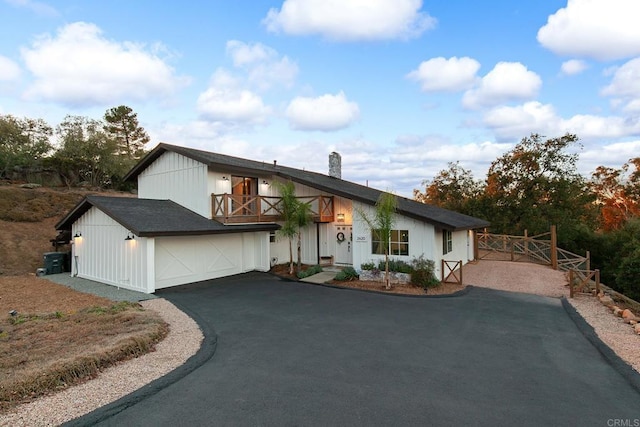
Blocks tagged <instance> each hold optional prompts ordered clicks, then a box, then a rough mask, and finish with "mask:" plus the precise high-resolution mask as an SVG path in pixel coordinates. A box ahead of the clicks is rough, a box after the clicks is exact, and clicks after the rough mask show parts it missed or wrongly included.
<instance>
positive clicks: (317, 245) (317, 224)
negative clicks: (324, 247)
mask: <svg viewBox="0 0 640 427" xmlns="http://www.w3.org/2000/svg"><path fill="white" fill-rule="evenodd" d="M316 256H317V258H318V260H317V263H316V264H317V265H320V223H319V222H316Z"/></svg>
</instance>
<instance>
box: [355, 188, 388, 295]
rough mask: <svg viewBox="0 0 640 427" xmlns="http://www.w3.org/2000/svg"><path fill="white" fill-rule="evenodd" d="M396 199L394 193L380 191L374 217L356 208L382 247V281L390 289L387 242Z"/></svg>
mask: <svg viewBox="0 0 640 427" xmlns="http://www.w3.org/2000/svg"><path fill="white" fill-rule="evenodd" d="M397 207H398V200H397V198H396V196H395V195H393V194H391V193H387V192H383V193H380V196H379V197H378V201H377V202H376V207H375V214H374V217H373V218H371V217H369V216H368V215H367V214H366V213H365V212H364V211H363V210H362V209H358V210H357V212H358V215H359V216H360V217H361V218H362V220H363V221H364V222H365V223H366V224H367V226H368V227H369V229H370V230H371V232H372V233H375V234H376V236H377V237H378V238H379V239H380V242H381V243H382V246H383V249H384V264H385V268H384V281H385V287H386V288H387V289H391V281H390V280H389V243H390V241H391V231H392V230H393V225H394V223H395V219H396V218H395V217H396V211H397Z"/></svg>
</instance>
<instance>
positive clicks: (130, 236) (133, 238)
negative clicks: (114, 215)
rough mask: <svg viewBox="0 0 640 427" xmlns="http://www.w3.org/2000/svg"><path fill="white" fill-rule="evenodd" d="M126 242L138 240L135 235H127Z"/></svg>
mask: <svg viewBox="0 0 640 427" xmlns="http://www.w3.org/2000/svg"><path fill="white" fill-rule="evenodd" d="M124 240H136V236H135V235H134V234H133V233H127V237H125V238H124Z"/></svg>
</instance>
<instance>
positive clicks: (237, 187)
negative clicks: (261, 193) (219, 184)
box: [231, 176, 258, 215]
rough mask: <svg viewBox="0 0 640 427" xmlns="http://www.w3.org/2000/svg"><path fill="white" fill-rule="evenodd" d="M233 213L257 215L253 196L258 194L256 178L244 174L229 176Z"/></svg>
mask: <svg viewBox="0 0 640 427" xmlns="http://www.w3.org/2000/svg"><path fill="white" fill-rule="evenodd" d="M231 194H233V204H232V205H233V206H232V209H233V213H234V214H235V215H257V214H258V213H257V212H255V205H256V203H255V197H256V196H257V195H258V178H248V177H244V176H232V177H231Z"/></svg>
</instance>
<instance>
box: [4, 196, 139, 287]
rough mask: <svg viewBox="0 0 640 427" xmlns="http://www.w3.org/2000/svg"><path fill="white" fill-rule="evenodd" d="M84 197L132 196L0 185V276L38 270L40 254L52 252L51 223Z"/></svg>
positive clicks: (53, 230) (52, 227) (54, 222)
mask: <svg viewBox="0 0 640 427" xmlns="http://www.w3.org/2000/svg"><path fill="white" fill-rule="evenodd" d="M88 194H102V195H113V196H133V195H132V194H130V193H119V192H113V191H108V192H99V191H92V190H87V189H66V188H47V187H39V188H34V189H30V188H23V187H21V186H20V185H18V184H4V185H3V184H0V274H2V275H4V276H15V275H22V274H27V273H35V271H36V269H37V268H39V267H42V263H43V259H42V255H43V254H44V253H45V252H52V251H54V248H53V246H52V245H51V242H50V241H49V240H50V239H53V238H54V237H56V235H57V232H56V230H55V224H56V223H57V222H58V221H59V220H60V219H62V218H63V217H64V215H66V214H67V213H68V212H69V210H71V209H72V208H73V207H74V206H75V205H76V204H77V203H78V202H79V201H80V200H82V198H83V197H84V196H86V195H88ZM60 250H69V249H68V248H66V249H65V248H61V249H60Z"/></svg>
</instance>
